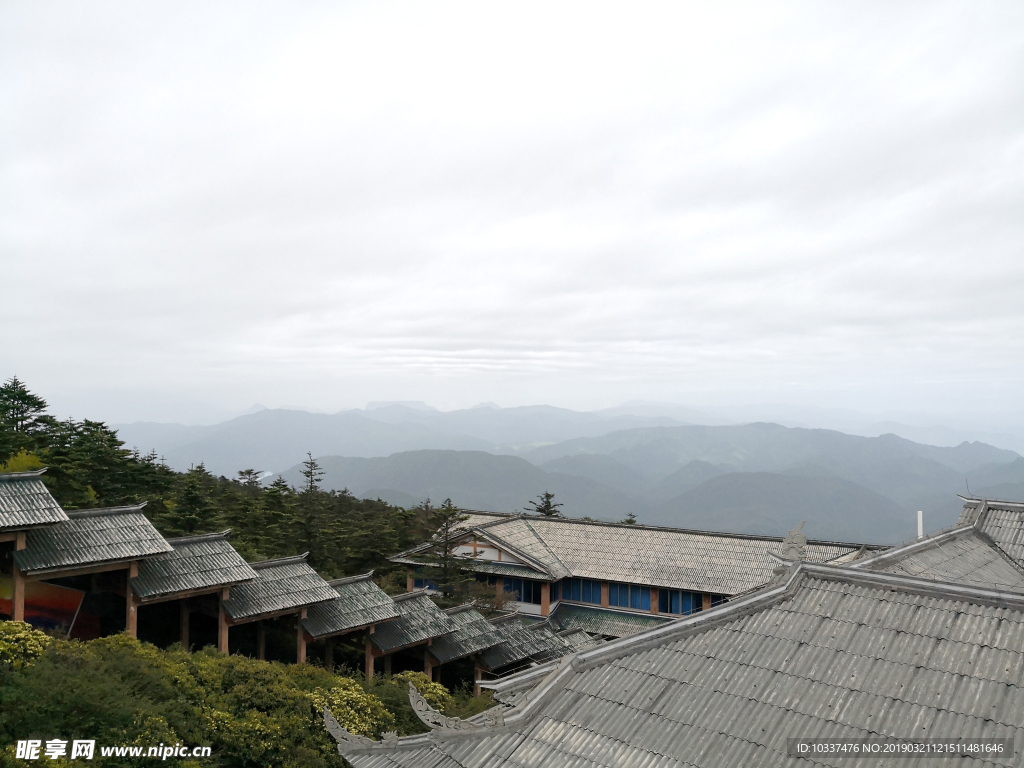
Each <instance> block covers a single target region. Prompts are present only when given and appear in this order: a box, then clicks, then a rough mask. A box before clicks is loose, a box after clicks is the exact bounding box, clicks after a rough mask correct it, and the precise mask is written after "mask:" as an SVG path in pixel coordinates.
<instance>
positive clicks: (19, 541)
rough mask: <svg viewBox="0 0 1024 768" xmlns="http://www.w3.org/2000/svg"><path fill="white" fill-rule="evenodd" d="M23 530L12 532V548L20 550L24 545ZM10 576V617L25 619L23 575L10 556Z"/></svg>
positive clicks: (16, 619) (19, 619)
mask: <svg viewBox="0 0 1024 768" xmlns="http://www.w3.org/2000/svg"><path fill="white" fill-rule="evenodd" d="M26 538H27V537H26V535H25V531H18V532H17V533H15V534H14V549H15V550H21V549H24V548H25V546H26ZM11 569H12V570H11V576H12V577H13V581H14V594H13V595H11V602H12V604H13V605H12V607H11V618H12V619H14V620H15V621H24V620H25V576H24V574H23V573H22V572H21V569H20V568H18V564H17V563H16V562H14V558H11Z"/></svg>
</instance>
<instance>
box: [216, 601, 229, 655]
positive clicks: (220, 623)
mask: <svg viewBox="0 0 1024 768" xmlns="http://www.w3.org/2000/svg"><path fill="white" fill-rule="evenodd" d="M229 597H231V588H230V587H224V589H222V590H221V591H220V596H219V597H218V600H217V650H218V651H220V652H221V653H227V652H228V612H227V611H225V610H224V601H225V600H227V599H228V598H229Z"/></svg>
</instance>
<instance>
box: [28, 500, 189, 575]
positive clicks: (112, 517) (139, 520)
mask: <svg viewBox="0 0 1024 768" xmlns="http://www.w3.org/2000/svg"><path fill="white" fill-rule="evenodd" d="M144 506H145V505H144V504H139V505H138V506H134V507H110V508H107V509H90V510H83V511H81V512H72V513H70V514H69V515H68V521H67V522H65V523H61V524H59V525H53V526H50V527H47V528H36V529H33V530H30V531H29V532H28V537H27V541H26V547H25V549H23V550H21V551H19V552H15V553H14V559H15V562H17V564H18V567H19V568H20V569H21V570H23V571H25V572H27V573H33V572H35V573H38V572H46V571H52V570H63V569H68V568H77V567H82V566H87V565H99V564H103V563H110V562H118V561H122V560H135V559H138V558H143V557H148V556H150V555H159V554H162V553H164V552H170V551H171V545H170V544H168V543H167V542H166V541H164V537H163V536H161V535H160V533H159V532H158V531H157V530H156V528H154V527H153V524H152V523H151V522H149V520H148V519H147V518H146V516H145V515H144V514H142V508H143V507H144Z"/></svg>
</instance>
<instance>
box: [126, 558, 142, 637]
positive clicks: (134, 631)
mask: <svg viewBox="0 0 1024 768" xmlns="http://www.w3.org/2000/svg"><path fill="white" fill-rule="evenodd" d="M138 575H139V561H138V560H133V561H132V563H131V565H129V566H128V578H127V579H126V580H125V584H124V605H125V617H124V631H125V632H127V633H128V636H129V637H138V636H139V604H138V603H137V602H136V601H135V592H134V591H132V579H134V578H135V577H136V576H138Z"/></svg>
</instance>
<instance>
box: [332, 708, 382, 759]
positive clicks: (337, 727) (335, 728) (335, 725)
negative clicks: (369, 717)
mask: <svg viewBox="0 0 1024 768" xmlns="http://www.w3.org/2000/svg"><path fill="white" fill-rule="evenodd" d="M324 726H326V728H327V732H328V733H329V734H331V736H333V737H334V740H335V741H336V742H338V754H339V755H340V754H342V752H341V750H342V747H343V746H344V745H346V744H348V745H351V746H360V747H368V746H372V745H374V744H377V743H378V742H376V741H374V740H373V739H368V738H366V737H365V736H359V735H357V734H355V733H349V732H348V731H346V730H345V729H344V728H342V727H341V723H339V722H338V721H337V719H336V718H335V717H334V715H332V714H331V710H329V709H328V708H327V707H324ZM385 735H386V736H387V735H388V734H385ZM396 741H397V739H396Z"/></svg>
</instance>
